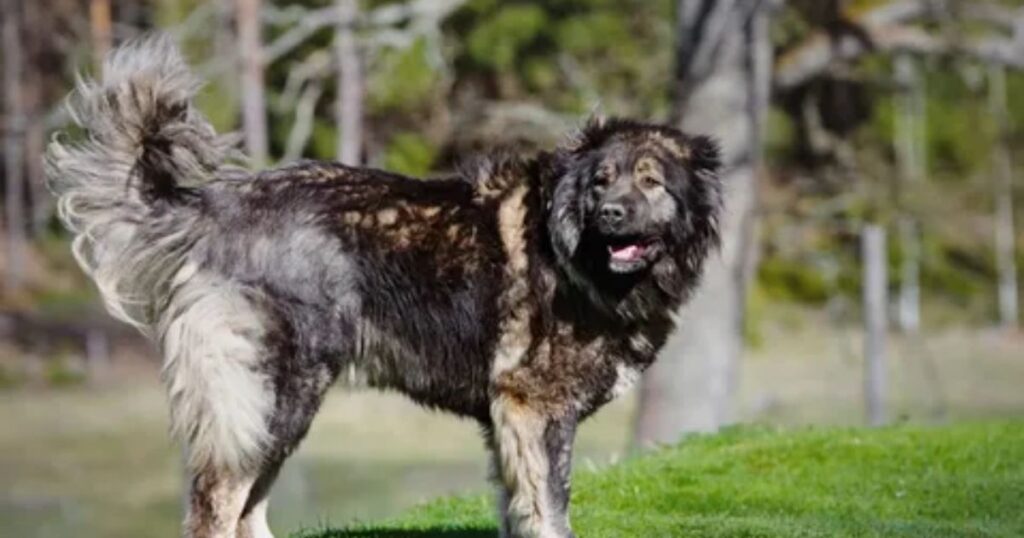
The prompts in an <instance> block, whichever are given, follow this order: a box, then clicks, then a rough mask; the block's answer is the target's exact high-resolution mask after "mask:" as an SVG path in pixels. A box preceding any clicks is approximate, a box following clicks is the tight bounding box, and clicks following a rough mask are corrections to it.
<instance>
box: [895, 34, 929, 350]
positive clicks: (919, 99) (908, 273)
mask: <svg viewBox="0 0 1024 538" xmlns="http://www.w3.org/2000/svg"><path fill="white" fill-rule="evenodd" d="M895 65H896V81H897V83H898V84H899V86H900V91H901V93H900V95H898V96H897V97H896V100H897V111H896V122H895V124H896V133H895V136H894V139H895V143H896V158H897V163H898V166H899V178H898V181H899V182H900V189H899V191H900V192H901V193H906V192H908V191H909V190H910V189H912V188H914V185H915V184H917V183H920V182H922V181H924V178H925V175H926V174H927V166H926V160H925V159H926V153H925V145H924V144H925V100H924V88H923V86H922V83H923V81H922V80H921V76H920V74H919V73H918V71H917V66H915V65H914V60H913V59H912V58H911V57H910V56H908V55H905V54H903V55H899V56H897V57H896V60H895ZM901 198H902V197H901ZM900 203H901V204H903V205H904V206H905V204H906V200H905V199H901V200H900ZM900 212H901V215H900V217H899V234H900V237H899V241H900V248H901V251H902V256H901V261H900V290H899V301H898V306H899V308H898V310H897V313H898V314H899V315H898V318H897V319H898V321H899V326H900V330H901V331H903V332H904V333H907V334H914V333H916V332H917V331H918V329H919V328H920V326H921V286H920V274H921V239H920V230H919V229H918V225H917V219H915V218H914V215H913V211H912V210H909V209H908V208H907V207H900Z"/></svg>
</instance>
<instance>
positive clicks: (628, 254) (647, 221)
mask: <svg viewBox="0 0 1024 538" xmlns="http://www.w3.org/2000/svg"><path fill="white" fill-rule="evenodd" d="M557 160H558V163H559V166H558V174H557V175H558V178H557V179H556V180H555V184H554V187H553V190H552V194H551V207H550V214H549V217H548V230H549V233H550V235H551V242H552V246H553V248H554V249H555V252H556V254H557V256H558V258H559V261H560V262H561V263H563V264H569V265H570V266H571V267H569V269H570V270H572V271H573V272H575V273H577V274H582V275H584V276H586V277H588V278H589V279H590V280H603V279H607V278H616V277H618V278H629V277H630V276H631V275H634V276H635V275H642V274H644V273H645V272H649V271H650V270H652V269H654V268H656V267H658V265H659V264H662V263H663V262H664V263H669V262H675V264H676V265H677V266H680V267H679V268H680V269H684V270H685V271H684V272H685V273H686V274H689V273H693V272H696V271H697V270H699V265H700V264H701V262H702V261H703V259H704V258H705V256H706V254H707V252H708V251H709V250H710V249H711V248H713V246H714V245H715V244H717V241H718V226H717V222H718V213H719V211H720V207H721V189H720V185H719V179H718V176H717V172H718V168H719V151H718V147H717V145H716V144H715V143H714V142H713V141H712V140H711V139H709V138H707V137H702V136H688V135H686V134H684V133H682V132H680V131H678V130H676V129H673V128H670V127H666V126H662V125H653V124H645V123H639V122H634V121H629V120H621V119H610V120H591V121H590V122H589V123H588V124H587V126H586V127H584V128H583V130H582V131H581V132H580V134H579V136H578V137H577V138H576V140H574V141H573V143H571V144H569V145H568V146H567V147H566V148H563V149H562V150H560V151H559V152H558V154H557Z"/></svg>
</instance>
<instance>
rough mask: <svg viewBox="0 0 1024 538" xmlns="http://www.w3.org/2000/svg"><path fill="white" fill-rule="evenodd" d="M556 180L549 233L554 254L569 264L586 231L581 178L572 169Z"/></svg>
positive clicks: (552, 195) (551, 202) (549, 218)
mask: <svg viewBox="0 0 1024 538" xmlns="http://www.w3.org/2000/svg"><path fill="white" fill-rule="evenodd" d="M556 181H557V182H556V184H555V187H554V190H553V192H552V194H551V201H550V204H551V206H550V207H549V209H548V234H549V235H550V237H551V246H552V247H553V248H554V250H555V255H556V256H557V257H558V259H559V260H561V261H562V262H563V263H566V264H568V263H570V260H572V257H573V256H574V255H575V254H576V248H577V247H578V246H579V244H580V237H581V236H582V235H583V214H584V209H583V193H582V192H581V189H582V185H581V183H582V178H580V177H579V175H578V174H576V173H574V172H570V173H568V174H565V175H564V176H562V177H560V178H558V179H557V180H556Z"/></svg>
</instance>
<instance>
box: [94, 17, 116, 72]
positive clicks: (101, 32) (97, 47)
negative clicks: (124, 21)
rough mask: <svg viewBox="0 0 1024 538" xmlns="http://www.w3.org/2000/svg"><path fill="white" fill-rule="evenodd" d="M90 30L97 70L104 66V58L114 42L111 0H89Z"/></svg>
mask: <svg viewBox="0 0 1024 538" xmlns="http://www.w3.org/2000/svg"><path fill="white" fill-rule="evenodd" d="M89 30H90V34H91V38H92V57H93V62H94V63H95V65H96V72H97V73H99V72H100V69H102V68H103V59H104V58H106V57H107V52H108V51H110V47H111V45H112V44H113V34H112V32H111V19H110V0H89Z"/></svg>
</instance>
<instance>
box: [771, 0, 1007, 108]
mask: <svg viewBox="0 0 1024 538" xmlns="http://www.w3.org/2000/svg"><path fill="white" fill-rule="evenodd" d="M943 10H945V11H943ZM948 10H949V7H948V6H947V3H946V2H936V1H928V0H916V1H913V0H908V1H904V2H893V3H890V4H886V5H884V6H881V7H878V8H876V9H873V10H870V11H868V12H866V13H864V14H862V15H860V16H859V17H858V20H857V21H856V22H858V23H859V24H860V25H861V27H862V28H863V29H864V30H865V31H866V32H867V34H868V36H869V37H870V38H871V42H872V43H871V44H872V45H873V46H874V48H875V50H876V51H879V52H904V53H909V54H917V55H930V56H935V55H959V56H966V57H969V58H972V59H975V60H978V61H982V62H986V63H998V64H1002V65H1005V66H1007V67H1012V68H1015V69H1024V10H1009V9H1000V8H998V7H997V6H993V5H970V6H965V8H964V10H963V13H957V16H958V17H960V16H964V17H968V18H969V19H970V20H975V21H980V22H985V21H989V20H991V19H993V18H997V17H1007V16H1010V17H1012V18H1010V19H1007V20H1004V21H1003V22H1000V23H999V24H998V25H997V26H1000V27H1004V28H1011V29H1012V31H1013V32H1014V35H1013V37H1010V38H1008V37H982V38H971V39H963V38H960V37H958V36H948V35H937V34H934V33H931V32H928V31H926V30H924V29H922V28H920V27H916V26H909V25H908V23H911V22H914V21H916V20H920V19H925V18H929V17H931V18H934V17H937V16H939V15H940V14H942V13H945V14H947V15H951V14H952V13H953V12H951V11H948ZM869 52H872V51H870V50H868V46H867V44H866V43H864V42H863V41H862V40H859V39H856V38H854V37H843V38H840V39H839V40H838V41H836V40H834V39H833V38H831V37H830V36H829V35H828V34H826V33H825V32H816V33H815V34H813V35H812V36H810V37H809V38H808V39H807V40H806V41H805V42H804V43H803V44H801V45H799V46H797V47H795V48H794V49H793V50H791V51H790V52H788V53H786V54H783V55H782V56H781V57H780V58H779V60H778V62H777V63H776V65H775V86H776V88H781V89H786V88H792V87H795V86H799V85H801V84H803V83H805V82H807V81H808V80H810V79H812V78H814V77H816V76H818V75H820V74H821V73H823V72H825V71H826V70H828V69H829V67H830V66H831V65H833V64H834V63H836V62H840V61H845V60H852V59H855V58H858V57H860V56H862V55H864V54H867V53H869Z"/></svg>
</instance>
